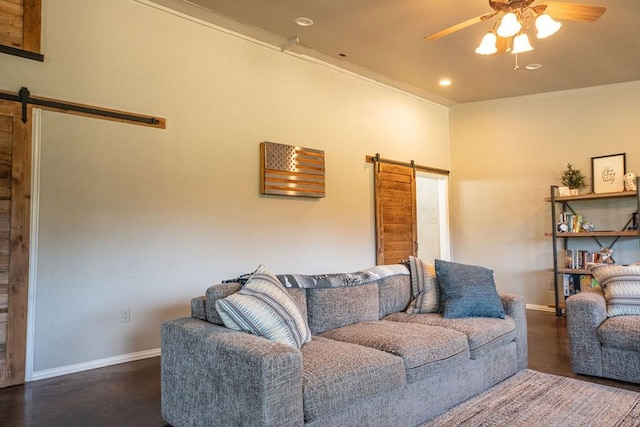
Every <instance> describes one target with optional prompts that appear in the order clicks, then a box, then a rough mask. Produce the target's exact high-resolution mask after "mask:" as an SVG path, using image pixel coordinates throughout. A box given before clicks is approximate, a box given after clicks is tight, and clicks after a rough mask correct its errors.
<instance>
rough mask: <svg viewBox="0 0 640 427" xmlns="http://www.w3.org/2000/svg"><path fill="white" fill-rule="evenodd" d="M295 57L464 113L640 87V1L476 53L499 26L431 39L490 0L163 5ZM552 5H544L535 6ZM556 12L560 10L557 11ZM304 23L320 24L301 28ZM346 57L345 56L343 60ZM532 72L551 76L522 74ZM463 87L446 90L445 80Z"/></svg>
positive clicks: (595, 0) (614, 2)
mask: <svg viewBox="0 0 640 427" xmlns="http://www.w3.org/2000/svg"><path fill="white" fill-rule="evenodd" d="M154 1H155V2H156V3H159V4H162V5H164V6H167V7H170V8H173V9H176V10H179V11H181V12H184V13H187V14H190V15H193V16H195V17H197V18H200V19H202V20H205V21H208V22H211V23H214V24H217V25H219V26H222V27H225V28H229V29H231V30H233V31H236V32H238V33H241V34H246V35H249V36H251V37H254V38H256V39H259V40H262V41H265V42H267V43H269V44H272V45H275V46H279V47H283V46H285V44H286V43H287V41H288V40H292V39H295V38H296V37H297V38H298V41H297V43H293V44H291V45H290V46H288V47H287V50H290V51H292V52H296V53H300V54H304V55H308V56H312V57H315V58H318V59H321V60H323V61H326V62H329V63H332V64H335V65H337V66H339V67H342V68H345V69H348V70H352V71H355V72H357V73H359V74H363V75H365V76H367V77H371V78H373V79H375V80H378V81H382V82H383V83H387V84H390V85H392V86H395V87H398V88H401V89H403V90H406V91H408V92H411V93H414V94H417V95H419V96H422V97H424V98H426V99H430V100H433V101H435V102H439V103H442V104H444V105H449V106H451V105H454V104H456V103H465V102H474V101H482V100H488V99H497V98H506V97H511V96H519V95H528V94H534V93H543V92H551V91H558V90H565V89H575V88H583V87H590V86H599V85H606V84H612V83H620V82H627V81H633V80H640V0H580V1H575V2H574V1H567V2H571V3H582V4H595V5H601V6H606V7H607V11H606V12H605V14H604V15H603V16H602V17H601V18H600V19H599V20H598V21H596V22H594V23H579V22H570V21H563V27H562V28H561V29H560V31H559V32H558V33H556V34H555V35H553V36H551V37H550V38H548V39H544V40H538V39H536V38H535V36H530V38H531V44H532V45H533V46H534V50H533V51H531V52H527V53H524V54H520V55H518V62H519V65H520V66H521V68H520V69H519V70H517V71H516V70H514V66H515V57H514V55H511V54H508V53H506V54H503V55H498V56H480V55H478V54H476V53H475V52H474V50H475V48H476V47H477V45H478V44H479V43H480V40H481V39H482V36H483V35H484V34H485V33H486V32H487V31H489V30H490V29H491V27H492V26H493V23H494V21H495V19H496V18H492V19H491V20H488V21H485V22H482V23H479V24H476V25H473V26H471V27H468V28H466V29H464V30H461V31H458V32H456V33H454V34H451V35H449V36H446V37H444V38H441V39H439V40H435V41H430V42H427V41H424V36H426V35H428V34H431V33H434V32H436V31H439V30H441V29H444V28H446V27H449V26H451V25H454V24H457V23H459V22H461V21H465V20H467V19H469V18H473V17H476V16H479V15H482V14H485V13H488V12H491V11H492V9H491V8H490V6H489V3H488V1H487V0H190V1H186V0H154ZM541 3H547V1H545V0H538V1H536V3H534V5H536V4H541ZM548 3H551V1H548ZM298 17H308V18H311V19H313V21H314V25H313V26H311V27H300V26H298V25H296V24H295V22H294V20H295V19H296V18H298ZM341 54H342V55H344V56H341ZM531 63H539V64H542V68H541V69H539V70H536V71H529V70H526V69H524V68H522V67H523V66H524V65H527V64H531ZM445 77H446V78H449V79H451V80H452V81H453V84H452V85H451V86H449V87H446V88H443V87H440V86H439V84H438V81H439V80H440V79H441V78H445Z"/></svg>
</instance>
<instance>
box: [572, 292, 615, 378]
mask: <svg viewBox="0 0 640 427" xmlns="http://www.w3.org/2000/svg"><path fill="white" fill-rule="evenodd" d="M566 304H567V308H566V314H567V332H568V335H569V356H570V358H571V366H572V368H573V372H575V373H577V374H587V375H596V376H602V346H601V345H600V339H599V338H598V327H600V325H601V324H602V322H604V321H605V320H606V319H607V301H606V299H605V297H604V293H603V292H602V291H601V290H599V289H594V290H590V291H585V292H580V293H577V294H575V295H572V296H570V297H569V298H567V301H566ZM585 355H588V357H585Z"/></svg>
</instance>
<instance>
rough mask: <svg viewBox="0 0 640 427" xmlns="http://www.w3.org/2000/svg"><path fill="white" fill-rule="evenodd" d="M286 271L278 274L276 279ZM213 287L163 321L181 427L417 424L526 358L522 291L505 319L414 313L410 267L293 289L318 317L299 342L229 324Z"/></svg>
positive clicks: (173, 418) (174, 415) (166, 380)
mask: <svg viewBox="0 0 640 427" xmlns="http://www.w3.org/2000/svg"><path fill="white" fill-rule="evenodd" d="M278 277H280V276H278ZM241 287H242V285H241V284H240V283H225V284H218V285H214V286H211V287H210V288H209V289H207V291H206V295H205V296H202V297H198V298H194V299H193V300H192V316H191V317H185V318H179V319H174V320H170V321H166V322H164V323H163V325H162V356H161V358H162V362H161V364H162V368H161V369H162V372H161V378H162V414H163V417H164V419H165V420H166V421H167V422H168V423H170V424H172V425H173V426H227V425H228V426H240V425H242V426H302V425H308V426H347V425H361V426H365V425H366V426H414V425H419V424H420V423H422V422H424V421H426V420H429V419H431V418H433V417H435V416H437V415H439V414H441V413H443V412H445V411H446V410H447V409H449V408H451V407H452V406H454V405H456V404H458V403H460V402H462V401H464V400H466V399H468V398H470V397H472V396H474V395H476V394H478V393H480V392H482V391H483V390H485V389H487V388H489V387H491V386H492V385H494V384H496V383H498V382H500V381H502V380H504V379H505V378H507V377H509V376H511V375H513V374H514V373H516V372H518V371H519V370H521V369H524V368H526V366H527V336H526V314H525V303H524V299H523V298H522V297H519V296H514V295H500V300H501V302H502V305H503V307H504V312H505V314H506V316H505V318H504V319H500V318H456V319H448V318H444V317H443V315H442V314H441V313H428V314H409V313H407V312H406V310H407V307H408V305H409V303H410V301H411V299H412V283H411V278H410V276H409V275H406V274H400V275H392V276H389V277H384V278H383V279H380V280H376V281H373V282H371V283H366V284H362V285H352V284H351V285H349V286H344V287H337V288H317V289H300V288H287V289H286V291H287V292H288V294H289V295H290V296H291V297H292V298H293V299H294V300H295V301H296V303H297V304H298V306H299V307H300V309H301V311H302V312H303V314H304V316H306V319H307V321H308V326H309V329H310V331H311V333H312V339H311V341H309V342H307V343H305V344H304V345H302V346H301V348H300V349H297V348H295V347H292V346H290V345H286V344H282V343H277V342H272V341H269V340H267V339H265V338H263V337H258V336H255V335H251V334H248V333H244V332H237V331H234V330H231V329H228V328H225V326H223V325H224V323H223V321H222V319H221V317H220V314H219V313H218V311H217V310H216V305H215V302H216V301H217V300H219V299H221V298H225V297H227V296H229V295H231V294H234V293H235V292H237V291H239V290H240V289H241Z"/></svg>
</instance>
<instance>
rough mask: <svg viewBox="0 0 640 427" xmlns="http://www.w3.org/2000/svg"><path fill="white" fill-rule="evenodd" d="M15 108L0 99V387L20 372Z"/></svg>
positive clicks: (23, 157) (26, 185) (21, 135)
mask: <svg viewBox="0 0 640 427" xmlns="http://www.w3.org/2000/svg"><path fill="white" fill-rule="evenodd" d="M20 107H21V106H20V104H18V103H11V102H2V101H0V387H7V386H10V385H15V384H22V383H23V382H24V372H25V357H26V335H27V295H28V292H27V291H28V269H29V197H30V188H31V120H29V121H27V123H26V124H25V123H23V122H22V120H21V114H22V112H21V108H20ZM28 112H29V116H30V115H31V114H30V112H31V108H29V109H28ZM29 119H30V117H29Z"/></svg>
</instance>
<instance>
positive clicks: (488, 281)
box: [435, 259, 505, 319]
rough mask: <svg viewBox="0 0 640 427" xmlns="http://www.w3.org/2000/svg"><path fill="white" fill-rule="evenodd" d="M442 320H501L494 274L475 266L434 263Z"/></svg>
mask: <svg viewBox="0 0 640 427" xmlns="http://www.w3.org/2000/svg"><path fill="white" fill-rule="evenodd" d="M435 266H436V276H437V278H438V283H439V284H440V290H441V294H440V298H442V299H443V306H444V307H443V313H442V315H443V316H444V317H445V318H459V317H496V318H500V319H504V316H505V313H504V308H503V306H502V301H501V300H500V296H499V295H498V291H496V284H495V282H494V280H493V271H492V270H489V269H488V268H484V267H479V266H475V265H466V264H458V263H455V262H449V261H443V260H440V259H437V260H436V261H435Z"/></svg>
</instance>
